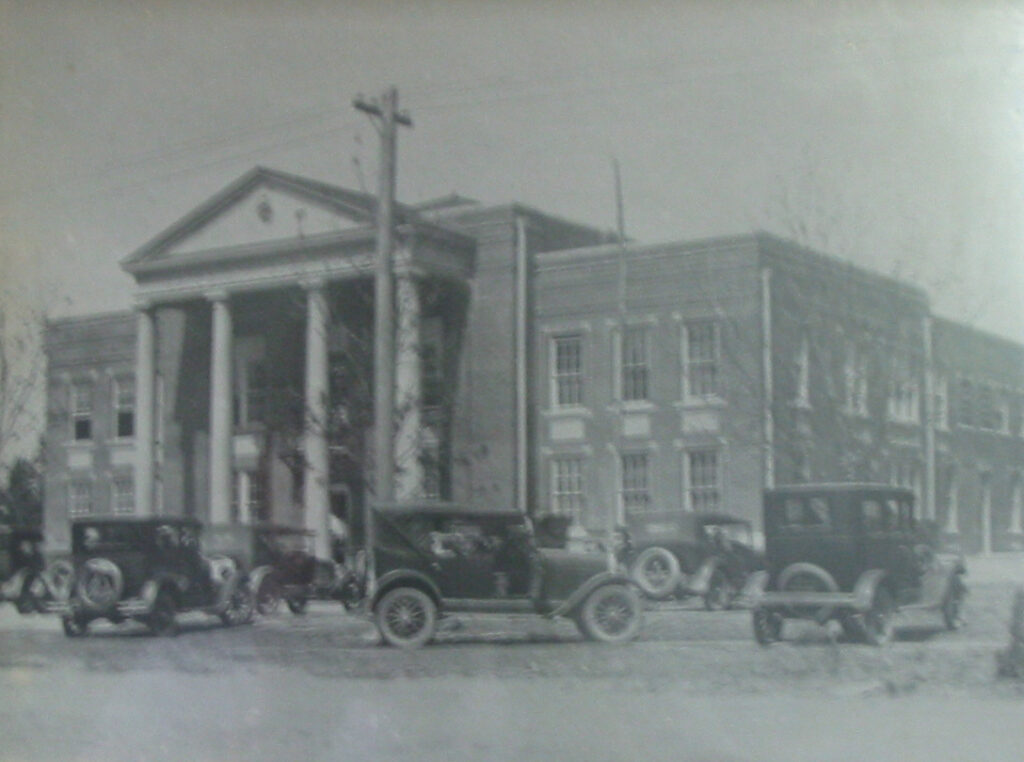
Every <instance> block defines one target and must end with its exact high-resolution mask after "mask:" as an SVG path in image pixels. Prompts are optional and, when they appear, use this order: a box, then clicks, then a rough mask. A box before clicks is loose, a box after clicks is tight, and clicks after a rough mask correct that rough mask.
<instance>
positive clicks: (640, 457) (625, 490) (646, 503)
mask: <svg viewBox="0 0 1024 762" xmlns="http://www.w3.org/2000/svg"><path fill="white" fill-rule="evenodd" d="M647 471H648V455H647V453H628V454H625V455H623V456H622V492H621V495H622V508H623V510H626V511H646V510H648V509H649V508H650V507H651V493H650V486H649V482H648V475H647Z"/></svg>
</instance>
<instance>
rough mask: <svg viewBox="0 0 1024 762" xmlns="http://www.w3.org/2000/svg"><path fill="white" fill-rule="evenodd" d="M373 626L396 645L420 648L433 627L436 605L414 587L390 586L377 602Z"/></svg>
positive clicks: (427, 640)
mask: <svg viewBox="0 0 1024 762" xmlns="http://www.w3.org/2000/svg"><path fill="white" fill-rule="evenodd" d="M377 627H378V629H380V632H381V635H383V636H384V640H385V641H387V642H388V643H390V644H391V645H393V646H398V647H399V648H420V647H421V646H424V645H426V644H427V643H429V642H430V639H431V638H433V637H434V632H435V630H436V629H437V606H436V605H435V604H434V601H433V599H432V598H431V597H430V596H429V595H427V594H426V593H425V592H423V591H422V590H419V589H417V588H415V587H399V588H396V589H394V590H391V591H390V592H388V593H387V594H385V595H384V597H383V598H381V599H380V603H378V604H377Z"/></svg>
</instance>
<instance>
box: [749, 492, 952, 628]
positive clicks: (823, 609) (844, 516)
mask: <svg viewBox="0 0 1024 762" xmlns="http://www.w3.org/2000/svg"><path fill="white" fill-rule="evenodd" d="M764 530H765V556H766V568H765V570H764V571H763V572H759V573H758V574H757V575H755V577H754V578H753V579H752V580H751V584H750V586H749V588H748V590H747V591H746V593H747V594H748V595H749V596H750V598H751V605H752V608H753V627H754V637H755V638H756V640H757V642H758V643H761V644H762V645H767V644H769V643H772V642H774V641H777V640H779V639H781V637H782V627H783V623H784V621H785V620H786V619H790V618H803V619H811V620H814V621H816V622H818V623H819V624H824V623H826V622H828V621H829V620H837V621H838V622H839V623H840V625H841V626H842V629H843V631H844V633H845V635H846V637H847V638H849V639H851V640H860V641H864V642H867V643H870V644H874V645H882V644H884V643H886V642H888V641H889V640H890V639H891V638H892V635H893V616H894V614H895V613H896V612H897V611H900V610H927V611H934V612H935V613H936V614H937V616H938V617H940V619H941V621H942V623H943V624H944V625H945V627H946V628H948V629H951V630H953V629H957V628H958V627H960V626H961V624H962V622H963V617H962V610H963V608H962V607H963V602H964V598H965V596H966V594H967V586H966V585H965V584H964V575H965V574H966V568H965V566H964V562H963V558H961V557H958V556H952V555H946V554H943V553H940V552H939V551H938V550H937V543H936V541H935V537H934V533H929V532H927V531H925V530H924V529H923V528H922V526H921V525H920V524H919V523H918V520H917V518H916V516H915V515H914V494H913V492H912V491H910V490H908V489H903V488H899V487H890V486H886V485H879V484H838V485H830V484H806V485H800V486H794V487H785V488H778V489H773V490H768V491H766V492H765V495H764Z"/></svg>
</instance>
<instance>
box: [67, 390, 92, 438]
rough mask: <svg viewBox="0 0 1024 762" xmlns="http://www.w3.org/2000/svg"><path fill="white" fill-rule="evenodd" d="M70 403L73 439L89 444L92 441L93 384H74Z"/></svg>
mask: <svg viewBox="0 0 1024 762" xmlns="http://www.w3.org/2000/svg"><path fill="white" fill-rule="evenodd" d="M70 402H71V438H72V439H73V440H75V441H76V442H87V441H89V440H91V439H92V383H91V382H89V381H76V382H75V383H73V384H72V385H71V400H70Z"/></svg>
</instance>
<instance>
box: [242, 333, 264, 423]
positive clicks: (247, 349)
mask: <svg viewBox="0 0 1024 762" xmlns="http://www.w3.org/2000/svg"><path fill="white" fill-rule="evenodd" d="M264 355H265V353H264V342H263V338H262V337H260V336H255V337H253V336H250V337H246V338H241V339H239V340H238V342H237V346H236V348H235V372H236V375H235V399H234V401H235V410H234V418H235V425H236V426H242V427H246V426H250V425H252V424H255V423H262V422H263V421H265V420H266V416H267V402H268V398H269V380H268V375H269V367H268V365H267V361H266V358H265V356H264Z"/></svg>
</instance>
